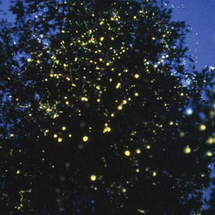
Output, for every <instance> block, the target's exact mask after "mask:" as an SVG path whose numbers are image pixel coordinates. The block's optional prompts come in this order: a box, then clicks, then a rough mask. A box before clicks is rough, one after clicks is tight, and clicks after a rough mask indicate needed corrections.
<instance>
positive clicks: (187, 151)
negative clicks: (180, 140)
mask: <svg viewBox="0 0 215 215" xmlns="http://www.w3.org/2000/svg"><path fill="white" fill-rule="evenodd" d="M184 153H185V154H190V153H191V148H190V147H189V146H186V147H185V148H184Z"/></svg>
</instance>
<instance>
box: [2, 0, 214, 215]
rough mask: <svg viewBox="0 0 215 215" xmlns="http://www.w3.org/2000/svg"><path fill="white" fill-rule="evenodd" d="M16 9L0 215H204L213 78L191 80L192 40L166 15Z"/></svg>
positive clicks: (81, 6)
mask: <svg viewBox="0 0 215 215" xmlns="http://www.w3.org/2000/svg"><path fill="white" fill-rule="evenodd" d="M11 9H12V11H13V12H14V14H15V15H16V22H15V24H14V27H13V28H12V31H13V35H14V38H16V40H17V41H16V45H15V46H13V49H14V58H13V59H15V60H16V62H18V64H16V65H15V66H14V68H13V69H12V70H11V76H12V80H11V82H10V86H11V90H10V92H11V98H12V99H11V103H12V104H13V106H14V107H15V108H14V109H13V112H12V113H11V114H9V115H7V116H8V117H9V118H14V119H16V120H15V122H14V127H13V130H12V131H11V132H13V133H12V135H11V134H10V136H9V137H8V138H7V139H6V142H7V143H3V146H4V147H3V149H4V151H3V152H2V153H5V154H8V153H9V152H10V153H11V156H10V157H9V158H7V159H8V162H7V164H4V163H2V168H3V170H4V171H6V170H7V172H8V173H7V174H6V177H5V178H4V184H3V186H2V187H1V189H2V190H1V191H2V193H3V194H4V195H3V198H2V202H6V203H7V205H8V207H7V205H6V208H5V213H9V212H10V213H11V214H14V213H19V211H21V212H20V213H27V214H28V213H32V214H59V213H62V214H125V215H126V214H128V215H130V214H141V213H142V214H144V213H146V214H190V213H192V212H198V211H200V208H201V193H199V190H201V189H203V188H204V187H205V186H207V176H208V174H209V170H208V168H207V165H208V164H209V162H210V156H211V154H212V152H211V151H210V150H211V149H210V148H211V145H210V144H209V142H207V141H208V137H209V136H211V135H212V134H213V130H214V126H213V119H210V120H209V118H208V117H201V116H202V114H203V113H204V114H205V116H207V115H208V114H209V112H210V110H212V108H211V107H210V105H209V103H208V102H207V101H206V100H204V99H203V98H202V93H203V91H207V89H208V87H209V85H210V84H211V87H213V82H212V79H213V74H212V73H211V71H210V70H209V69H205V70H204V71H203V72H202V73H198V72H197V71H195V69H194V67H193V69H192V68H190V69H187V70H186V69H185V65H184V64H183V60H184V59H189V56H187V54H186V51H187V47H186V45H185V42H184V39H185V35H186V33H187V32H188V30H187V27H186V25H185V23H184V22H173V21H171V9H169V7H168V4H165V2H164V1H161V2H158V1H150V2H149V1H148V0H142V1H122V0H110V1H98V0H91V1H89V0H88V1H86V0H83V1H77V0H74V1H65V0H64V1H63V0H58V1H40V0H37V1H29V0H17V1H15V3H14V4H13V7H12V8H11ZM188 82H190V83H188ZM186 83H187V84H186ZM190 105H191V106H192V110H191V109H189V107H190ZM191 112H192V113H191ZM200 113H202V114H200ZM207 143H208V144H207ZM6 144H7V145H6ZM6 146H7V147H6ZM11 150H12V151H11ZM1 158H2V159H3V157H1ZM4 204H5V203H4Z"/></svg>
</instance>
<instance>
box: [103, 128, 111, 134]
mask: <svg viewBox="0 0 215 215" xmlns="http://www.w3.org/2000/svg"><path fill="white" fill-rule="evenodd" d="M107 132H111V128H110V127H108V126H107V127H105V128H104V130H103V133H107Z"/></svg>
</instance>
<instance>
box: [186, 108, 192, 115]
mask: <svg viewBox="0 0 215 215" xmlns="http://www.w3.org/2000/svg"><path fill="white" fill-rule="evenodd" d="M186 114H187V115H189V116H190V115H192V114H193V110H192V108H188V109H187V110H186Z"/></svg>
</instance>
